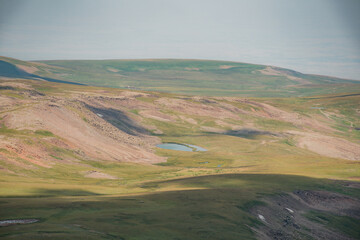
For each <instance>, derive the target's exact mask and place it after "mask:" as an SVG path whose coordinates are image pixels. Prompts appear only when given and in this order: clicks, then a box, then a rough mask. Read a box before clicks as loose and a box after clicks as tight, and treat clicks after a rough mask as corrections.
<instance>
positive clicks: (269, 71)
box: [259, 66, 311, 84]
mask: <svg viewBox="0 0 360 240" xmlns="http://www.w3.org/2000/svg"><path fill="white" fill-rule="evenodd" d="M259 72H260V73H262V74H264V75H270V76H284V77H287V78H288V79H290V80H294V81H296V82H298V83H300V84H311V82H310V81H308V80H306V79H303V78H299V77H295V76H292V75H290V74H288V73H287V72H286V71H285V70H282V69H279V68H274V67H271V66H267V67H266V68H265V69H262V70H259Z"/></svg>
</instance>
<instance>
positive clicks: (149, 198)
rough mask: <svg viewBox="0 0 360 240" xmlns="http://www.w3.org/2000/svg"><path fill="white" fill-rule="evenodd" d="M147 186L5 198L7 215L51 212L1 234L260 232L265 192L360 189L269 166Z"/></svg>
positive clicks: (242, 235) (216, 235)
mask: <svg viewBox="0 0 360 240" xmlns="http://www.w3.org/2000/svg"><path fill="white" fill-rule="evenodd" d="M141 187H143V188H144V190H146V191H158V192H155V193H148V194H140V195H129V196H116V197H115V196H111V195H108V196H105V195H102V196H96V195H89V196H79V197H70V196H68V197H61V196H59V197H57V198H55V197H52V198H26V199H24V198H22V199H20V198H19V199H17V198H11V199H2V202H1V203H0V208H1V209H4V211H2V213H1V215H2V216H1V218H4V219H8V218H14V217H19V216H27V217H32V218H42V219H45V220H44V221H43V222H41V223H38V224H33V225H32V226H31V228H27V227H26V226H25V225H18V226H17V229H14V228H10V227H9V228H6V229H5V228H3V229H1V233H0V237H7V236H11V237H16V234H19V232H21V233H22V234H23V235H21V237H22V239H39V238H41V237H44V235H43V233H41V231H45V230H46V231H47V234H46V237H47V239H75V238H82V239H84V238H86V239H160V240H161V239H196V240H202V239H230V240H231V239H255V235H254V232H253V230H252V229H251V227H256V226H261V225H262V223H261V221H260V220H259V219H258V218H257V217H255V216H254V215H252V214H251V213H250V209H252V208H253V207H254V206H255V205H257V204H260V203H261V200H262V198H263V197H264V196H269V195H275V194H279V193H284V192H291V191H295V190H304V189H306V190H326V191H335V192H341V193H343V194H350V195H353V196H355V195H356V196H358V197H359V195H360V190H358V189H353V188H344V183H343V182H340V181H339V182H338V181H333V180H326V179H315V178H309V177H301V176H290V175H269V174H264V175H263V174H226V175H211V176H200V177H191V178H183V179H174V180H168V181H166V180H164V181H156V182H151V183H146V184H143V185H142V186H141ZM165 189H166V190H167V191H164V190H165ZM177 189H178V190H177ZM44 192H46V191H44ZM56 193H57V194H61V193H60V192H56ZM65 193H67V192H66V191H65ZM70 193H74V192H72V191H70ZM9 206H11V207H9ZM9 238H10V237H9ZM5 239H6V238H5Z"/></svg>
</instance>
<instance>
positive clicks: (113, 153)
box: [5, 101, 164, 163]
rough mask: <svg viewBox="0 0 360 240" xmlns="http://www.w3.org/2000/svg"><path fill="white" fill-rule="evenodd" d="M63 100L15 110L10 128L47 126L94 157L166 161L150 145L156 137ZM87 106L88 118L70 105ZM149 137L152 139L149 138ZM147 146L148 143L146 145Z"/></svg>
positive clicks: (44, 127)
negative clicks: (123, 127) (122, 127)
mask: <svg viewBox="0 0 360 240" xmlns="http://www.w3.org/2000/svg"><path fill="white" fill-rule="evenodd" d="M64 105H66V106H67V107H65V106H63V104H62V103H61V101H59V102H58V103H52V104H47V103H42V104H38V105H36V106H33V107H29V108H27V109H25V110H23V111H21V112H12V113H10V114H8V115H7V116H6V117H5V123H6V125H7V126H8V127H9V128H17V129H33V130H37V129H46V130H48V131H50V132H52V133H54V134H55V135H57V136H59V137H61V138H62V139H66V142H67V144H68V145H69V146H72V147H73V148H75V149H80V150H81V151H83V152H85V153H86V154H87V155H89V156H90V157H93V158H100V159H104V160H116V161H131V162H142V163H155V162H160V161H164V158H162V157H159V156H156V155H155V154H154V153H153V152H152V150H151V149H150V146H151V145H152V144H156V142H159V141H158V140H156V138H155V137H150V136H149V137H148V138H146V136H145V137H142V136H141V137H140V136H133V135H129V134H127V133H125V132H124V131H121V130H119V129H117V128H116V127H115V126H113V125H112V124H110V123H109V122H107V121H106V120H104V119H102V118H100V117H98V116H97V115H96V114H95V113H91V112H90V111H86V110H84V109H83V108H84V106H81V105H78V104H72V103H71V102H65V103H64ZM69 106H72V107H73V108H75V107H77V108H78V109H83V111H82V113H84V114H86V120H87V121H88V123H90V124H86V122H85V121H84V120H83V119H82V118H81V116H79V115H77V114H76V111H75V112H74V111H71V110H69V109H68V107H69ZM147 141H149V142H147ZM146 146H147V147H146Z"/></svg>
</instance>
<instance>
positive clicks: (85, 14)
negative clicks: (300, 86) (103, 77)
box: [0, 0, 360, 79]
mask: <svg viewBox="0 0 360 240" xmlns="http://www.w3.org/2000/svg"><path fill="white" fill-rule="evenodd" d="M0 55H3V56H9V57H14V58H20V59H23V60H44V59H124V58H125V59H129V58H131V59H132V58H196V59H216V60H232V61H240V62H250V63H258V64H269V65H275V66H280V67H287V68H291V69H294V70H298V71H301V72H305V73H316V74H324V75H333V76H338V77H345V78H353V79H360V0H61V1H50V0H0Z"/></svg>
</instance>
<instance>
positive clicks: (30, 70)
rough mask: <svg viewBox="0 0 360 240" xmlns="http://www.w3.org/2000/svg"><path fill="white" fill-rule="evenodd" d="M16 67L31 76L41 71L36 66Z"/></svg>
mask: <svg viewBox="0 0 360 240" xmlns="http://www.w3.org/2000/svg"><path fill="white" fill-rule="evenodd" d="M16 67H18V68H19V69H21V70H23V71H24V72H27V73H30V74H32V73H35V72H37V71H39V69H38V68H36V67H34V66H25V65H19V64H17V65H16Z"/></svg>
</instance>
